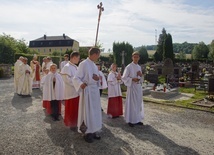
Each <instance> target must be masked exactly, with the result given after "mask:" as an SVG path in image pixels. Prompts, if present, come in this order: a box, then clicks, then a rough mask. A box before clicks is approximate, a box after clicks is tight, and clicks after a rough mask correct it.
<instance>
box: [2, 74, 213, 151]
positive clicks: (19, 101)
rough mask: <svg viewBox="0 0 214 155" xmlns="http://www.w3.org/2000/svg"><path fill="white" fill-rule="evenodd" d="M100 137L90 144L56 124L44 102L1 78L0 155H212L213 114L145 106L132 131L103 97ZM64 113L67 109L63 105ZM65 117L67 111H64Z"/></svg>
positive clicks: (36, 92) (38, 95)
mask: <svg viewBox="0 0 214 155" xmlns="http://www.w3.org/2000/svg"><path fill="white" fill-rule="evenodd" d="M101 100H102V107H103V109H104V113H103V128H102V131H101V133H100V134H101V136H102V139H101V140H100V141H94V143H91V144H88V143H86V142H85V141H84V140H83V138H82V136H81V135H80V134H79V133H77V132H74V131H71V130H70V129H69V128H68V127H65V126H64V124H63V121H62V120H61V121H57V122H52V120H51V118H50V117H49V116H46V114H45V111H44V109H43V108H42V102H41V91H40V90H38V89H37V90H33V94H32V97H29V98H27V97H26V98H23V97H20V96H17V95H15V94H14V93H13V79H12V78H11V79H3V80H2V79H1V80H0V155H3V154H14V155H23V154H34V155H35V154H40V155H43V154H44V155H46V154H57V155H60V154H66V155H67V154H72V155H145V154H152V155H156V154H160V155H161V154H166V155H197V154H203V155H214V114H212V113H207V112H202V111H194V110H189V109H183V108H177V107H171V106H170V107H168V106H164V105H159V104H153V103H148V102H147V103H145V116H146V118H145V120H144V124H145V126H143V127H141V126H135V127H134V128H131V127H129V126H128V125H127V124H126V123H125V122H124V119H123V117H120V118H118V119H110V118H108V117H107V115H106V113H105V112H106V106H107V97H106V96H103V97H102V98H101ZM62 110H64V106H62ZM62 116H63V112H62Z"/></svg>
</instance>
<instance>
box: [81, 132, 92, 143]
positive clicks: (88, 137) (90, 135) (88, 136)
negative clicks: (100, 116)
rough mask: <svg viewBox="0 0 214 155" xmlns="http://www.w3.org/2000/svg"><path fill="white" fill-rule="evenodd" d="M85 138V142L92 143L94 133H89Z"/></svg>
mask: <svg viewBox="0 0 214 155" xmlns="http://www.w3.org/2000/svg"><path fill="white" fill-rule="evenodd" d="M83 138H84V139H85V141H86V142H88V143H92V142H93V134H92V133H88V134H86V135H84V137H83Z"/></svg>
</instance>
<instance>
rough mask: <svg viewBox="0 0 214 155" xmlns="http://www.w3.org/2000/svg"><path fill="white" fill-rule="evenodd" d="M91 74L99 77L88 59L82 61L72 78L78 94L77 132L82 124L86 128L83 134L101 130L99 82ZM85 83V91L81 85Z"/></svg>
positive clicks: (92, 63)
mask: <svg viewBox="0 0 214 155" xmlns="http://www.w3.org/2000/svg"><path fill="white" fill-rule="evenodd" d="M93 74H96V75H97V76H98V75H99V70H98V68H97V66H96V65H95V63H94V62H93V61H91V60H90V59H89V58H87V59H86V60H84V61H82V62H81V63H80V65H79V67H78V69H77V72H76V74H75V76H74V78H73V84H74V87H75V89H76V91H78V92H80V101H79V111H78V123H77V126H78V132H81V131H80V127H81V125H82V123H83V122H84V124H85V125H86V127H87V130H86V132H85V133H94V132H96V131H98V130H100V129H101V128H102V115H101V102H100V92H99V81H95V80H94V79H93V78H92V77H93ZM83 83H86V84H87V86H86V87H85V89H84V90H83V89H81V87H80V86H81V85H82V84H83Z"/></svg>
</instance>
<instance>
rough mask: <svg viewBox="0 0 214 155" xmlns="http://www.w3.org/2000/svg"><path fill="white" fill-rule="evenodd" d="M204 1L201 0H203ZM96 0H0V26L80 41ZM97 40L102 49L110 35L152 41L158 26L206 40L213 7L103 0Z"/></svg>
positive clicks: (89, 39) (21, 34) (87, 37)
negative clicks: (65, 36) (63, 36)
mask: <svg viewBox="0 0 214 155" xmlns="http://www.w3.org/2000/svg"><path fill="white" fill-rule="evenodd" d="M205 1H206V0H205ZM99 2H100V1H98V0H72V1H67V0H62V1H57V0H46V1H42V0H39V1H31V0H22V1H15V0H14V1H12V0H11V1H3V0H2V1H1V0H0V3H1V5H0V19H1V21H0V32H1V33H3V32H4V33H6V34H10V35H12V36H14V37H15V38H17V39H21V38H24V39H25V40H27V41H29V40H33V39H36V38H39V37H41V36H42V35H44V34H46V35H62V34H63V33H65V34H66V35H68V36H70V37H71V38H73V39H75V40H77V41H79V42H80V45H81V46H87V45H92V44H94V41H95V33H96V26H97V18H98V9H97V8H96V5H97V4H99ZM103 6H104V9H105V10H104V12H102V16H101V22H100V30H99V36H98V40H99V41H100V42H101V43H102V44H103V46H104V48H105V49H106V50H107V49H109V48H112V43H113V42H114V41H120V42H122V41H128V42H129V43H131V44H132V45H133V46H134V47H136V46H141V45H150V44H154V43H155V29H157V30H158V34H159V33H161V30H162V28H163V27H165V28H166V30H167V32H168V33H171V35H172V38H173V41H174V42H184V41H187V42H199V41H204V42H205V43H210V42H211V40H213V39H214V38H213V34H214V27H213V25H214V20H213V19H214V12H213V10H214V7H213V6H210V7H207V8H205V7H201V6H197V5H194V6H190V5H187V4H184V1H183V0H178V1H175V2H172V1H171V0H160V1H158V0H132V1H130V0H117V1H115V0H103Z"/></svg>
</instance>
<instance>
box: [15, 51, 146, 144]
mask: <svg viewBox="0 0 214 155" xmlns="http://www.w3.org/2000/svg"><path fill="white" fill-rule="evenodd" d="M99 57H100V50H99V48H96V47H92V48H91V49H89V51H88V58H87V59H85V60H82V61H81V62H80V54H79V52H72V53H71V54H70V56H69V55H64V59H65V60H64V61H62V62H61V63H60V65H59V66H60V67H59V69H60V70H59V71H58V69H57V65H56V64H55V63H53V62H52V60H51V58H50V57H46V58H44V59H43V64H42V66H40V65H39V62H38V61H37V56H36V55H35V56H34V58H33V60H32V61H31V62H30V66H29V65H27V59H26V58H23V57H20V58H19V60H17V62H16V64H15V67H14V85H15V92H16V93H17V94H18V95H30V94H31V92H32V87H33V88H38V87H40V88H41V89H42V92H43V93H42V94H43V95H42V99H43V108H45V109H46V113H47V114H49V115H50V116H51V118H52V120H53V121H60V115H61V106H62V103H63V102H64V106H65V111H64V116H63V121H64V124H65V126H68V127H69V128H70V129H71V130H72V131H77V132H79V133H81V134H82V135H83V139H84V140H85V141H86V142H88V143H92V142H93V141H94V140H100V139H101V136H100V134H99V133H100V132H99V131H100V130H101V128H102V111H103V109H102V107H101V100H100V96H101V95H102V90H103V89H108V106H107V115H108V116H109V118H112V119H116V118H118V117H120V116H122V115H123V100H122V92H121V87H120V85H121V84H124V85H125V86H126V87H127V93H126V100H125V108H124V109H125V110H124V119H125V122H126V123H127V125H128V126H129V127H134V126H136V125H141V126H142V125H143V123H142V120H143V118H144V105H143V100H142V97H143V96H142V95H143V94H142V82H143V81H142V76H143V74H142V71H141V67H140V66H139V65H138V61H139V59H140V57H139V53H138V52H133V53H132V62H131V63H130V64H129V65H127V66H126V67H125V69H124V72H123V74H122V75H121V73H120V72H118V69H117V65H116V64H114V63H113V64H112V65H111V67H110V71H109V74H108V75H107V77H105V76H104V74H103V73H102V71H101V67H100V64H99V63H96V62H97V61H98V59H99ZM69 58H70V59H69ZM40 70H42V75H43V76H42V78H41V79H40Z"/></svg>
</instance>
